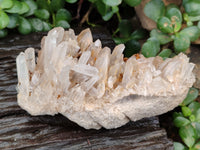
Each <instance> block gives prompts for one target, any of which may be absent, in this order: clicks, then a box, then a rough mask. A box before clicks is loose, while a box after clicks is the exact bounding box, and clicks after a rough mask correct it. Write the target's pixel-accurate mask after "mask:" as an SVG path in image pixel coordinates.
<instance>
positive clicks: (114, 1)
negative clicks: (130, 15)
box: [102, 0, 122, 6]
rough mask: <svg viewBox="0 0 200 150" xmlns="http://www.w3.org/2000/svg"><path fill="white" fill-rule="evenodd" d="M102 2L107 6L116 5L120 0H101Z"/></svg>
mask: <svg viewBox="0 0 200 150" xmlns="http://www.w3.org/2000/svg"><path fill="white" fill-rule="evenodd" d="M102 1H103V3H104V4H106V5H108V6H117V5H119V4H121V2H122V0H102Z"/></svg>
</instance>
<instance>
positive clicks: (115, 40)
mask: <svg viewBox="0 0 200 150" xmlns="http://www.w3.org/2000/svg"><path fill="white" fill-rule="evenodd" d="M113 40H114V42H115V44H117V45H118V44H124V43H126V42H127V41H128V40H129V38H120V37H114V38H113Z"/></svg>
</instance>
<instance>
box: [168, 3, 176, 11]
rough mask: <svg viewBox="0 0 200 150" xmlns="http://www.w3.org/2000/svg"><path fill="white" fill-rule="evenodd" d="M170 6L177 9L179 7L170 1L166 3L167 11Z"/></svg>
mask: <svg viewBox="0 0 200 150" xmlns="http://www.w3.org/2000/svg"><path fill="white" fill-rule="evenodd" d="M171 8H177V9H179V7H178V6H177V5H175V4H174V3H171V4H169V5H167V8H166V10H167V11H168V10H169V9H171Z"/></svg>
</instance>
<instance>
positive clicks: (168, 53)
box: [158, 49, 172, 58]
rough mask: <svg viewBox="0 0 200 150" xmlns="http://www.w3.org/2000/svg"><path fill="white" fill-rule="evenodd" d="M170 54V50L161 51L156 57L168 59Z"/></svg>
mask: <svg viewBox="0 0 200 150" xmlns="http://www.w3.org/2000/svg"><path fill="white" fill-rule="evenodd" d="M171 54H172V50H171V49H163V50H162V51H161V52H160V53H159V54H158V56H160V57H162V58H168V57H169V56H170V55H171Z"/></svg>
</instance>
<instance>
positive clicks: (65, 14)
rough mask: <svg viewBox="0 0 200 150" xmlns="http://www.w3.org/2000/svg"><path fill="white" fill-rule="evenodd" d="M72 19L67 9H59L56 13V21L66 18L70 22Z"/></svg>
mask: <svg viewBox="0 0 200 150" xmlns="http://www.w3.org/2000/svg"><path fill="white" fill-rule="evenodd" d="M71 19H72V16H71V14H70V12H69V11H68V10H67V9H59V10H58V11H57V13H56V21H59V20H66V21H67V22H70V21H71Z"/></svg>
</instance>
